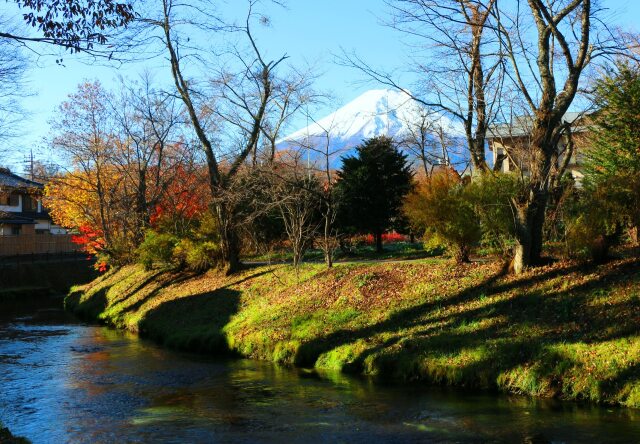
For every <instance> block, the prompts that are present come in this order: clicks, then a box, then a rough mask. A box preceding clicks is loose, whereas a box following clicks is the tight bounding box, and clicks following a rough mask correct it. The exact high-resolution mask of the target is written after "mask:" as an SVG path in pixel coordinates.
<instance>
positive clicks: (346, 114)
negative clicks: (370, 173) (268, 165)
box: [278, 89, 459, 160]
mask: <svg viewBox="0 0 640 444" xmlns="http://www.w3.org/2000/svg"><path fill="white" fill-rule="evenodd" d="M422 112H424V111H422ZM420 116H421V108H420V106H419V105H418V104H417V103H416V102H415V101H414V100H413V99H412V98H411V96H410V95H409V94H408V93H406V92H404V91H398V90H392V89H373V90H369V91H367V92H365V93H364V94H362V95H361V96H359V97H357V98H356V99H354V100H353V101H351V102H349V103H348V104H346V105H345V106H343V107H342V108H340V109H338V110H337V111H335V112H333V113H331V114H329V115H328V116H326V117H324V118H322V119H319V120H317V121H316V122H311V123H310V124H309V125H308V126H307V127H305V128H302V129H300V130H298V131H295V132H294V133H292V134H290V135H288V136H287V137H284V138H282V139H281V140H280V141H279V142H278V146H279V147H280V148H282V149H286V148H287V147H289V146H297V147H300V146H303V147H305V146H313V147H315V148H316V149H318V150H321V151H323V152H326V149H327V143H328V144H329V146H328V152H329V153H332V158H334V159H335V160H338V158H339V157H340V156H342V155H345V154H350V153H351V152H352V150H353V148H354V147H355V146H357V145H359V144H360V143H362V141H363V140H364V139H368V138H371V137H376V136H382V135H385V136H388V137H391V138H393V139H394V140H401V139H403V138H404V137H405V136H406V135H408V133H409V129H410V128H411V127H414V130H415V125H416V123H417V122H418V121H419V119H420ZM438 119H439V122H438V123H439V124H440V125H442V126H443V128H444V129H445V131H447V132H449V133H452V132H453V133H459V128H456V126H455V125H453V124H452V123H451V121H450V120H449V119H447V118H446V117H439V118H438ZM314 157H315V156H314Z"/></svg>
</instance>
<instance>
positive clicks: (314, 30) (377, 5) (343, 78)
mask: <svg viewBox="0 0 640 444" xmlns="http://www.w3.org/2000/svg"><path fill="white" fill-rule="evenodd" d="M601 1H602V4H603V5H604V6H607V7H609V8H611V9H612V10H615V11H616V13H615V14H614V20H615V22H616V23H617V24H619V25H620V26H623V27H625V28H628V29H629V28H630V29H632V30H635V31H638V30H640V0H601ZM227 4H228V7H229V8H231V10H236V11H237V13H238V14H240V15H241V14H242V11H243V10H244V8H245V2H243V1H239V0H228V2H227ZM269 15H270V18H271V21H272V26H271V27H270V28H259V29H258V30H257V31H258V32H257V37H258V39H259V42H260V45H261V47H263V48H267V50H268V54H269V55H270V56H271V57H272V58H275V57H277V56H279V55H281V54H283V53H287V54H288V55H289V56H290V61H291V62H292V63H294V64H296V65H305V64H312V65H314V66H317V68H318V71H319V72H321V73H322V75H321V77H320V78H319V79H318V81H317V83H316V85H315V86H316V88H317V89H319V90H323V91H330V92H331V93H332V94H333V95H334V96H335V97H336V98H337V100H338V102H340V103H346V102H348V101H349V100H352V99H354V98H355V97H357V96H358V95H360V94H361V93H362V92H364V91H366V90H367V89H371V88H375V87H376V85H375V84H373V83H370V82H369V83H367V82H363V76H362V75H361V74H360V73H359V72H358V71H357V70H354V69H351V68H347V67H342V66H338V65H336V64H335V63H334V54H338V53H340V51H341V48H344V49H345V50H347V51H355V52H357V53H358V54H359V56H360V57H361V58H363V59H364V60H367V61H368V62H370V63H371V64H372V65H374V66H380V67H384V68H385V69H392V68H394V67H400V66H401V65H402V62H403V61H406V56H407V50H408V49H407V47H406V46H405V45H403V43H402V41H401V36H400V35H399V34H398V33H397V32H395V31H393V30H391V29H389V28H386V27H384V26H382V25H381V21H383V20H385V18H386V17H387V16H388V9H387V7H386V6H385V4H384V2H383V1H382V0H323V1H318V0H289V1H288V7H287V8H286V9H280V8H273V9H272V10H271V12H270V14H269ZM147 65H150V68H151V69H152V71H153V72H155V73H157V76H156V77H157V78H159V79H163V78H165V79H167V80H168V79H169V74H170V72H169V68H168V67H167V66H166V65H165V64H164V63H163V61H161V60H155V61H153V62H151V63H150V64H149V63H147V64H132V65H124V66H120V67H104V66H90V65H86V64H82V63H80V62H78V60H77V58H74V56H73V55H66V56H65V57H64V65H63V66H60V65H56V63H55V58H54V57H45V58H41V59H40V60H39V61H38V63H37V64H36V65H34V66H33V67H32V68H31V70H30V75H29V78H30V89H31V90H32V91H33V92H34V95H33V96H31V97H26V98H25V99H24V100H23V103H24V106H25V108H26V109H27V110H28V111H29V113H30V115H29V117H28V119H27V120H26V121H25V122H24V133H25V135H24V136H23V137H21V138H20V139H19V140H16V141H15V143H14V145H13V148H14V155H13V156H12V159H11V160H10V161H9V162H7V161H2V162H0V163H9V164H13V165H14V167H16V166H17V163H19V162H20V161H21V160H22V157H23V155H24V153H26V152H28V151H29V150H30V149H32V148H33V149H34V151H35V152H36V153H37V155H38V157H44V156H46V155H47V149H46V147H45V144H44V143H43V142H42V140H43V138H44V137H45V136H46V135H47V133H48V130H49V127H48V123H47V122H48V121H49V120H50V119H52V118H54V117H55V110H56V107H57V106H58V105H59V104H60V103H61V102H62V101H63V100H65V98H66V97H67V95H68V94H70V93H72V92H73V91H74V90H75V89H76V87H77V85H78V84H79V83H80V82H82V81H83V79H90V80H93V79H99V80H100V81H101V82H102V83H103V84H104V85H106V86H111V85H113V84H114V83H115V79H116V78H117V76H118V75H123V76H126V77H136V76H137V75H138V74H139V73H140V72H141V71H142V70H143V69H144V66H147ZM406 80H410V79H406ZM319 117H321V116H319ZM16 169H19V168H16Z"/></svg>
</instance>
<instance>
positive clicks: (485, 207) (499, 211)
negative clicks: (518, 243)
mask: <svg viewBox="0 0 640 444" xmlns="http://www.w3.org/2000/svg"><path fill="white" fill-rule="evenodd" d="M521 187H522V182H520V178H519V177H518V176H516V175H514V174H491V173H486V174H483V175H482V176H481V177H479V178H477V179H475V180H474V181H473V182H471V184H470V185H469V186H468V188H467V196H468V197H469V199H470V202H471V203H472V205H473V207H474V211H475V213H476V215H477V217H478V219H479V221H480V228H481V231H482V238H481V241H480V242H481V244H482V246H483V247H485V248H486V249H487V250H489V251H490V252H494V253H495V252H497V253H500V254H501V255H503V256H508V255H510V254H511V252H512V251H513V246H514V245H515V222H514V218H513V214H514V213H513V209H512V204H511V201H512V199H513V198H514V197H515V196H516V194H517V193H518V190H520V189H521Z"/></svg>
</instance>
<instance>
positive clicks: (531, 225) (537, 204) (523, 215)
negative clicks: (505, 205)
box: [512, 190, 548, 274]
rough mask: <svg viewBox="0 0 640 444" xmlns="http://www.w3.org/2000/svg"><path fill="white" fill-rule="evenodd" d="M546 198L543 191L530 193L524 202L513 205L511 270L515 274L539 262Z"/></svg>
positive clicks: (546, 194) (545, 193) (546, 195)
mask: <svg viewBox="0 0 640 444" xmlns="http://www.w3.org/2000/svg"><path fill="white" fill-rule="evenodd" d="M547 198H548V193H547V192H546V191H544V190H543V191H540V192H537V193H530V194H529V198H528V199H526V201H524V202H516V203H515V204H514V207H515V226H516V233H515V234H516V246H515V251H514V253H515V254H514V258H513V264H512V268H513V271H514V272H515V273H516V274H520V273H522V272H523V271H524V270H525V269H526V268H527V267H529V266H531V265H537V264H539V263H540V262H541V257H542V245H543V240H544V237H543V228H544V221H545V211H546V205H547Z"/></svg>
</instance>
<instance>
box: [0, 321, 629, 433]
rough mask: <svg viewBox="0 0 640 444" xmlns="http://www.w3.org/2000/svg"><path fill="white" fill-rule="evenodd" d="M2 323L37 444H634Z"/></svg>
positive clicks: (131, 340) (84, 332) (605, 427)
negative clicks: (76, 443)
mask: <svg viewBox="0 0 640 444" xmlns="http://www.w3.org/2000/svg"><path fill="white" fill-rule="evenodd" d="M16 316H17V315H15V314H14V316H13V318H12V320H11V321H5V322H4V323H2V322H1V321H0V375H2V378H1V379H0V393H1V398H0V420H2V421H3V422H4V423H6V425H7V426H9V427H10V428H11V430H12V431H14V433H16V434H18V435H22V436H26V437H28V438H30V439H32V440H33V441H34V442H35V443H40V442H43V443H49V442H55V443H61V442H74V443H75V442H87V443H89V442H91V443H94V442H176V443H178V442H179V443H183V442H252V443H253V442H304V443H311V442H331V443H333V442H531V443H534V442H535V443H538V442H557V443H560V442H567V443H568V442H587V441H592V442H611V443H613V442H620V443H626V442H636V441H637V440H638V437H640V425H639V422H638V419H639V418H638V413H637V412H635V411H633V410H625V409H607V408H601V407H596V406H579V405H577V404H573V403H559V402H555V401H548V400H546V401H545V400H530V399H526V398H523V397H516V396H493V395H488V394H468V393H463V392H460V391H455V390H446V389H429V388H425V387H421V386H415V385H413V386H401V385H387V386H383V385H380V384H373V383H372V382H371V381H367V380H360V379H354V378H348V377H345V376H343V375H340V374H337V373H326V374H322V375H317V374H315V373H313V372H308V371H304V370H291V369H285V368H279V367H276V366H272V365H270V364H267V363H260V362H254V361H248V360H213V359H208V358H204V357H199V356H193V355H186V354H179V353H174V352H170V351H167V350H164V349H162V348H160V347H157V346H155V345H153V344H151V343H148V342H145V341H140V340H138V339H137V338H136V337H134V336H132V335H129V334H126V333H123V332H119V331H115V330H110V329H107V328H103V327H95V326H86V325H82V324H78V323H75V321H73V320H72V319H70V318H68V317H66V315H64V314H63V313H62V312H60V311H45V312H42V311H41V312H38V313H37V315H36V316H34V317H22V318H19V319H16Z"/></svg>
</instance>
